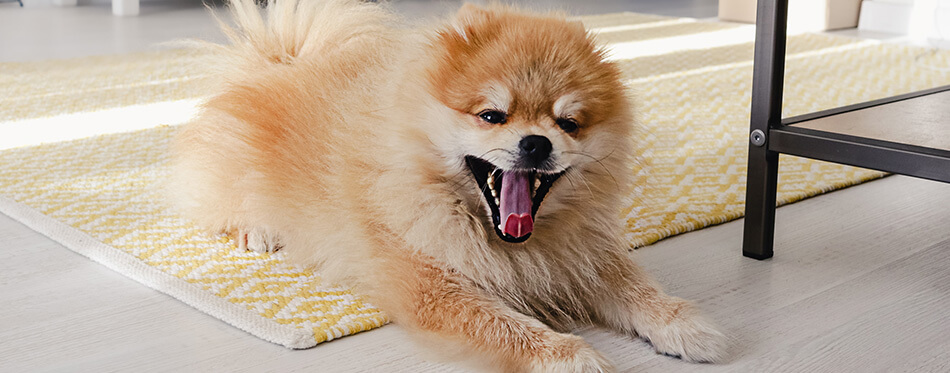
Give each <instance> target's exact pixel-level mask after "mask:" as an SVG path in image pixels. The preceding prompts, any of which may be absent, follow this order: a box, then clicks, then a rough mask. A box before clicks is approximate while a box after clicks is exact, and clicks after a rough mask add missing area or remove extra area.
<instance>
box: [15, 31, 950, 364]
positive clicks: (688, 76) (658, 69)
mask: <svg viewBox="0 0 950 373" xmlns="http://www.w3.org/2000/svg"><path fill="white" fill-rule="evenodd" d="M580 19H581V20H583V21H584V22H585V23H586V24H587V25H588V27H589V28H591V30H592V32H594V33H597V34H598V35H599V38H600V39H601V40H602V41H603V42H604V43H606V44H608V45H609V47H610V48H611V58H613V59H615V60H616V61H617V62H618V63H619V64H620V65H621V66H622V67H623V69H624V72H625V79H627V82H628V85H629V87H630V89H631V90H632V91H633V92H634V96H635V97H636V100H637V101H636V107H637V109H638V112H639V117H640V120H641V121H642V122H643V124H644V125H645V126H646V128H647V135H646V136H647V138H646V139H645V140H646V141H645V142H646V143H647V144H648V147H647V148H646V149H645V153H644V154H643V156H644V165H643V167H642V168H641V169H639V170H637V171H631V172H638V173H639V176H640V179H641V180H642V181H643V183H642V186H641V187H640V188H639V189H638V190H637V191H636V193H635V194H634V195H632V196H631V198H630V205H629V207H628V208H627V209H626V216H625V217H618V218H625V219H626V221H627V225H628V227H629V230H628V232H627V236H628V237H627V239H628V240H629V242H630V244H631V245H632V246H634V247H637V246H643V245H647V244H649V243H652V242H655V241H656V240H659V239H662V238H664V237H668V236H670V235H673V234H677V233H682V232H686V231H690V230H694V229H698V228H701V227H705V226H708V225H711V224H717V223H722V222H725V221H728V220H731V219H735V218H737V217H739V216H740V215H741V213H742V206H743V197H744V192H745V190H744V180H745V167H746V150H747V135H746V134H747V131H748V120H749V114H748V112H749V102H750V91H751V80H752V61H751V60H752V38H753V36H754V35H753V29H752V27H751V26H747V25H738V24H726V23H712V22H698V21H695V20H691V19H678V18H667V17H657V16H646V15H638V14H630V13H625V14H611V15H603V16H591V17H582V18H580ZM788 49H789V53H788V54H789V58H788V73H787V78H786V87H787V88H786V95H785V96H786V102H785V107H784V111H785V115H786V116H790V115H796V114H803V113H807V112H812V111H817V110H822V109H827V108H832V107H837V106H842V105H846V104H851V103H856V102H861V101H867V100H871V99H875V98H880V97H886V96H891V95H895V94H899V93H904V92H910V91H915V90H920V89H924V88H929V87H934V86H939V85H944V84H948V83H950V74H948V73H947V72H946V71H947V70H946V67H948V66H950V53H947V52H939V53H927V51H926V50H924V49H920V48H912V47H905V46H897V45H887V44H880V43H876V42H870V41H861V40H854V39H846V38H836V37H829V36H822V35H810V34H806V35H796V36H792V37H790V39H789V42H788ZM208 58H210V56H208V55H204V54H201V53H196V52H192V51H187V50H176V51H165V52H153V53H143V54H135V55H127V56H118V57H93V58H84V59H75V60H69V61H50V62H41V63H31V64H11V63H7V64H0V148H6V149H7V150H2V151H0V211H2V212H3V213H5V214H7V215H10V216H11V217H13V218H15V219H17V220H19V221H21V222H23V223H25V224H26V225H28V226H30V227H32V228H33V229H36V230H37V231H40V232H42V233H44V234H46V235H47V236H49V237H51V238H53V239H54V240H57V241H59V242H61V243H62V244H64V245H65V246H66V247H68V248H70V249H72V250H75V251H77V252H79V253H81V254H83V255H85V256H88V257H90V258H92V259H93V260H96V261H98V262H100V263H103V264H104V265H106V266H108V267H110V268H112V269H114V270H116V271H118V272H121V273H123V274H125V275H127V276H129V277H131V278H134V279H136V280H138V281H140V282H142V283H144V284H146V285H148V286H150V287H153V288H155V289H157V290H160V291H162V292H165V293H167V294H169V295H171V296H173V297H176V298H178V299H180V300H181V301H183V302H186V303H188V304H190V305H192V306H193V307H195V308H197V309H199V310H201V311H204V312H206V313H208V314H211V315H213V316H215V317H218V318H220V319H222V320H224V321H226V322H228V323H231V324H232V325H234V326H236V327H239V328H241V329H244V330H246V331H248V332H249V333H251V334H253V335H256V336H258V337H260V338H262V339H265V340H268V341H271V342H274V343H278V344H281V345H284V346H287V347H291V348H307V347H311V346H314V345H316V344H317V343H320V342H323V341H327V340H331V339H334V338H339V337H342V336H345V335H349V334H352V333H356V332H359V331H362V330H367V329H371V328H374V327H378V326H381V325H383V324H385V323H386V322H387V318H386V316H385V315H384V314H382V313H381V312H379V311H378V310H376V309H375V308H373V307H372V306H371V305H369V304H367V303H365V302H363V301H362V299H361V298H360V297H359V296H358V295H355V294H352V293H350V292H349V291H348V290H347V289H344V288H340V287H336V286H334V285H332V284H320V282H319V274H315V273H310V272H308V271H306V270H303V269H300V268H295V267H292V266H289V265H287V264H284V263H283V262H282V261H281V258H282V255H281V254H280V253H277V254H273V255H268V254H255V253H249V252H242V251H239V250H237V249H236V247H235V245H234V243H233V242H231V241H230V240H228V239H227V238H226V237H219V236H208V235H205V234H202V233H200V232H198V231H197V230H196V229H194V227H192V226H191V225H190V224H189V223H188V222H186V221H183V220H181V219H180V218H178V217H177V216H175V214H174V213H173V212H171V211H170V210H169V209H167V208H166V207H165V204H164V203H163V202H162V200H163V199H162V191H161V189H160V186H161V184H162V182H163V180H164V179H165V178H167V176H168V172H169V171H168V168H167V166H166V165H167V160H168V156H167V149H166V148H167V145H168V141H169V139H170V138H171V137H172V136H173V135H174V133H175V131H176V127H175V126H174V124H179V123H181V122H184V121H186V120H187V119H188V118H189V117H190V116H191V115H192V114H193V113H194V110H195V105H196V104H197V103H198V102H200V99H201V97H202V96H204V95H206V94H207V93H208V81H209V78H208V75H207V71H206V70H205V68H204V66H206V65H207V63H206V62H207V61H208ZM103 132H112V133H110V134H105V135H99V136H93V137H88V136H89V135H92V134H95V133H103ZM82 137H84V138H82ZM70 138H81V139H78V140H70V141H59V142H52V141H58V140H68V139H70ZM38 142H47V143H45V144H39V145H37V143H38ZM880 176H882V174H880V173H877V172H872V171H867V170H860V169H855V168H850V167H844V166H836V165H830V164H826V163H820V162H814V161H807V160H802V159H798V158H792V157H785V158H783V160H782V170H781V175H780V196H779V199H780V201H781V203H788V202H792V201H795V200H799V199H802V198H806V197H808V196H811V195H815V194H818V193H821V192H823V191H827V190H832V189H835V188H840V187H844V186H847V185H851V184H854V183H857V182H860V181H864V180H869V179H872V178H876V177H880ZM697 250H702V248H697ZM736 255H738V252H737V254H736ZM314 283H316V284H319V285H317V286H312V284H314ZM117 307H121V305H117Z"/></svg>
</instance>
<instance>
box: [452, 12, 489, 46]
mask: <svg viewBox="0 0 950 373" xmlns="http://www.w3.org/2000/svg"><path fill="white" fill-rule="evenodd" d="M490 18H491V12H489V11H487V10H485V9H484V8H482V7H479V6H478V5H474V4H471V3H465V5H462V7H461V8H459V11H458V13H456V14H455V20H453V21H452V26H453V28H454V29H455V32H456V33H457V34H458V35H459V36H460V37H461V38H462V40H465V42H469V41H471V39H472V32H473V31H474V30H475V28H476V26H477V25H479V24H482V23H485V22H486V21H488V20H489V19H490Z"/></svg>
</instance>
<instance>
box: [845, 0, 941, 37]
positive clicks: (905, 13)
mask: <svg viewBox="0 0 950 373" xmlns="http://www.w3.org/2000/svg"><path fill="white" fill-rule="evenodd" d="M858 29H860V30H867V31H878V32H887V33H892V34H900V35H907V36H908V37H909V39H910V40H911V41H913V42H914V43H923V44H929V45H933V46H936V47H940V48H950V0H916V1H915V0H903V1H898V0H864V2H862V4H861V21H860V22H859V23H858Z"/></svg>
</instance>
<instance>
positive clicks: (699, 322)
mask: <svg viewBox="0 0 950 373" xmlns="http://www.w3.org/2000/svg"><path fill="white" fill-rule="evenodd" d="M643 337H645V338H647V339H648V340H649V341H650V343H652V344H653V346H654V347H655V348H656V352H657V353H661V354H666V355H670V356H675V357H679V358H682V359H683V360H685V361H689V362H694V363H716V362H722V361H723V360H725V359H726V356H727V352H728V348H729V339H728V338H727V337H726V336H725V335H724V334H723V333H722V332H721V331H719V327H717V326H716V325H715V324H713V323H712V322H711V321H709V320H707V319H706V318H705V317H703V316H702V315H700V314H699V312H698V311H697V310H696V309H695V308H694V307H693V306H692V305H691V304H689V303H687V302H686V301H682V303H681V304H680V305H679V310H678V312H677V314H676V316H674V317H673V319H672V320H671V321H670V322H669V323H667V324H666V325H665V326H661V327H659V328H656V329H655V330H652V331H651V332H650V333H649V334H648V335H647V334H644V335H643Z"/></svg>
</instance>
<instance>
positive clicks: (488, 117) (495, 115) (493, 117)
mask: <svg viewBox="0 0 950 373" xmlns="http://www.w3.org/2000/svg"><path fill="white" fill-rule="evenodd" d="M478 117H479V118H482V120H483V121H486V122H488V123H491V124H504V123H505V122H507V121H508V115H507V114H505V113H503V112H500V111H498V110H485V111H483V112H481V113H478Z"/></svg>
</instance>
